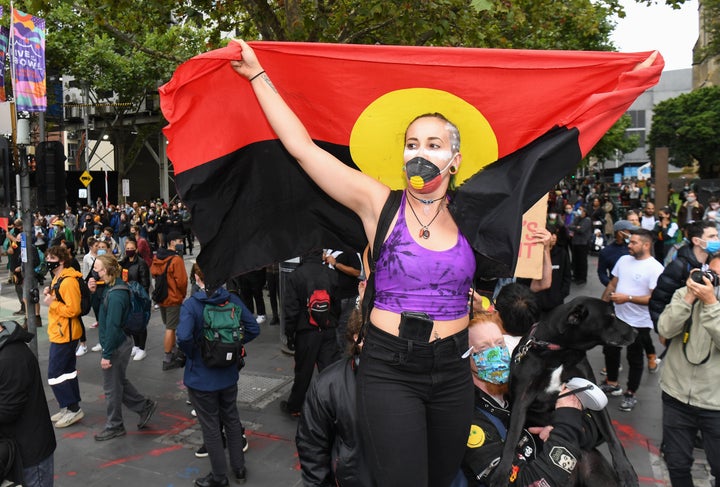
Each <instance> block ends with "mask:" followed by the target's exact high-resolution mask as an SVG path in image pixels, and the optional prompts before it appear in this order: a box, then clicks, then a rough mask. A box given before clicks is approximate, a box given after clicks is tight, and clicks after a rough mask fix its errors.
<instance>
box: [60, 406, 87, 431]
mask: <svg viewBox="0 0 720 487" xmlns="http://www.w3.org/2000/svg"><path fill="white" fill-rule="evenodd" d="M84 417H85V413H83V410H82V409H78V410H77V411H75V412H72V411H70V410H69V409H68V410H67V411H66V412H65V414H63V416H62V418H60V419H58V420H57V421H56V422H55V427H56V428H67V427H68V426H70V425H72V424H75V423H77V422H78V421H80V420H81V419H83V418H84Z"/></svg>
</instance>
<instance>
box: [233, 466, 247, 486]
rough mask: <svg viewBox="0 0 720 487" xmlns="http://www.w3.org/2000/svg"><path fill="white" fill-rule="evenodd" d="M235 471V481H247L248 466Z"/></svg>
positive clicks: (241, 482) (242, 482)
mask: <svg viewBox="0 0 720 487" xmlns="http://www.w3.org/2000/svg"><path fill="white" fill-rule="evenodd" d="M233 473H234V474H235V483H238V484H244V483H245V482H246V481H247V468H245V467H243V468H241V469H239V470H235V471H234V472H233Z"/></svg>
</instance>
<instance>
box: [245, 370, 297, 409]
mask: <svg viewBox="0 0 720 487" xmlns="http://www.w3.org/2000/svg"><path fill="white" fill-rule="evenodd" d="M292 380H293V378H292V377H288V376H279V377H278V376H275V377H273V376H268V375H256V374H243V373H242V372H241V373H240V380H239V381H238V403H240V405H244V406H250V407H262V406H261V405H260V404H259V403H260V402H261V401H262V400H263V399H265V398H267V396H269V395H270V394H272V393H273V392H275V391H277V390H278V389H280V388H281V387H283V386H284V385H285V384H287V383H289V382H292Z"/></svg>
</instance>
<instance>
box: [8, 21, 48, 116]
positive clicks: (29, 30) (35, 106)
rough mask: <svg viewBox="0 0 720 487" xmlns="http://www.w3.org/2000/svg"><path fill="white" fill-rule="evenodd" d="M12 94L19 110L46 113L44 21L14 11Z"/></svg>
mask: <svg viewBox="0 0 720 487" xmlns="http://www.w3.org/2000/svg"><path fill="white" fill-rule="evenodd" d="M11 35H12V48H13V57H12V63H13V80H12V81H13V94H14V97H15V105H16V107H17V110H18V111H28V112H44V111H45V110H46V108H47V91H46V87H45V80H46V73H45V20H44V19H41V18H38V17H35V16H33V15H29V14H25V13H23V12H21V11H19V10H15V9H13V12H12V32H11Z"/></svg>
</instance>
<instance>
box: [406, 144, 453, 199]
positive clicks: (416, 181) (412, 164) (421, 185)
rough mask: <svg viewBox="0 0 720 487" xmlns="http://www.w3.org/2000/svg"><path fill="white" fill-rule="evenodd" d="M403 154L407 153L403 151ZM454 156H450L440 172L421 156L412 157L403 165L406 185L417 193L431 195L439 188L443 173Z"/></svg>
mask: <svg viewBox="0 0 720 487" xmlns="http://www.w3.org/2000/svg"><path fill="white" fill-rule="evenodd" d="M413 152H415V151H413ZM405 153H406V154H407V153H408V151H405ZM455 155H457V154H455ZM455 155H451V157H450V160H449V161H448V163H447V165H446V166H445V167H444V168H443V169H442V170H440V169H438V167H437V166H436V165H435V164H433V163H432V162H430V161H429V160H427V159H425V158H424V157H422V156H419V155H418V156H416V157H413V158H412V159H410V160H409V161H407V162H406V163H405V175H406V177H407V181H408V184H409V185H410V186H411V187H412V188H413V189H414V190H416V191H417V192H418V193H422V194H427V193H432V192H433V191H435V190H436V189H438V188H439V187H440V184H441V183H442V176H443V173H444V172H445V171H447V170H448V169H449V168H450V165H451V164H452V162H453V160H454V159H455Z"/></svg>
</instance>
